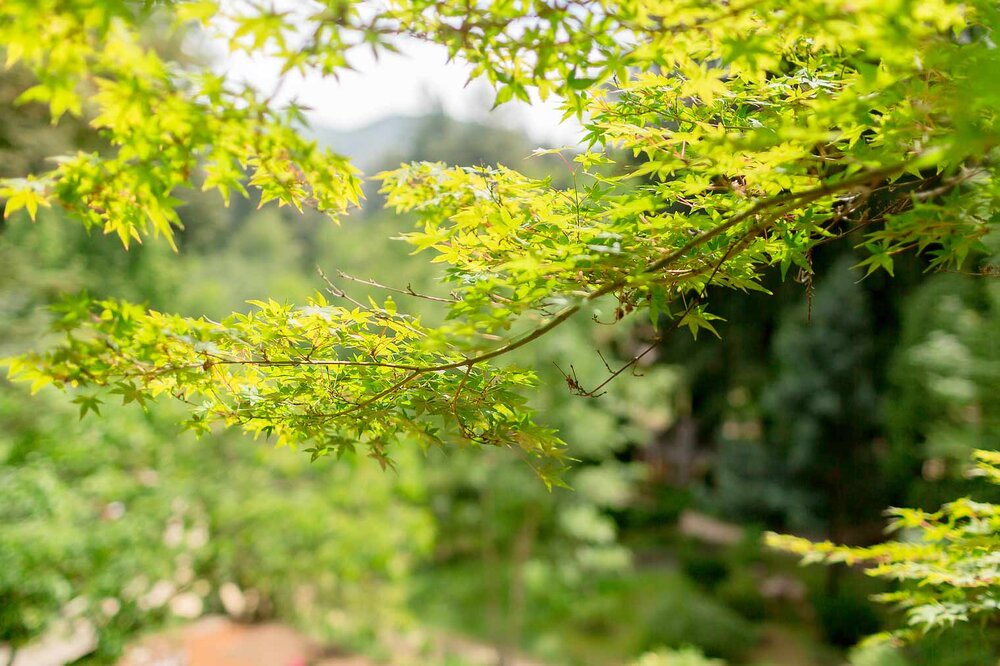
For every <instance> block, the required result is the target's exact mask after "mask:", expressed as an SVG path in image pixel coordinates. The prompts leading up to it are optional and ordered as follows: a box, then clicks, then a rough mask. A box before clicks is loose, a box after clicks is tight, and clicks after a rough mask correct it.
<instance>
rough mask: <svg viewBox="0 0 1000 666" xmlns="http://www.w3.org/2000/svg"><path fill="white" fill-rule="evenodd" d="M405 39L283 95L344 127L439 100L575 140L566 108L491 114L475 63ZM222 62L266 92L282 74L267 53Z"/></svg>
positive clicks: (460, 114) (506, 109)
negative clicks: (473, 75) (473, 74)
mask: <svg viewBox="0 0 1000 666" xmlns="http://www.w3.org/2000/svg"><path fill="white" fill-rule="evenodd" d="M398 44H399V46H400V50H401V51H402V53H401V54H392V53H384V54H380V56H379V59H378V61H377V62H376V60H375V59H374V57H372V55H371V53H370V52H363V53H362V52H361V51H360V50H359V52H358V53H357V54H355V55H354V58H353V60H352V65H353V66H354V67H355V69H356V71H353V72H344V73H342V74H341V75H340V80H339V81H337V80H334V79H331V78H323V77H321V76H318V75H310V76H306V77H302V76H298V75H296V76H290V77H289V78H288V80H287V81H286V82H285V84H284V85H283V86H282V88H281V94H280V95H279V98H280V99H281V100H283V101H287V100H289V99H292V98H297V99H298V101H299V103H301V104H303V105H305V106H308V107H310V108H311V109H312V111H311V112H310V117H311V120H312V122H313V124H314V125H325V126H329V127H336V128H339V129H352V128H355V127H361V126H363V125H367V124H368V123H370V122H372V121H375V120H378V119H379V118H384V117H386V116H391V115H417V114H420V113H424V112H427V111H429V110H430V109H431V108H433V106H434V104H435V103H439V104H441V105H442V106H443V108H444V109H445V111H447V112H448V113H449V114H450V115H452V116H454V117H456V118H461V119H466V120H469V119H476V120H488V121H490V122H496V123H498V124H502V125H505V126H507V127H518V128H521V129H523V130H524V131H526V132H527V133H528V135H529V136H530V137H531V138H532V139H534V140H535V141H537V142H538V143H539V145H542V144H548V145H557V146H562V145H576V143H577V136H578V134H579V129H580V128H579V125H577V124H576V123H574V122H571V121H567V122H566V123H562V124H561V123H560V122H559V119H560V117H561V115H562V114H561V113H560V112H559V110H558V108H557V106H556V103H555V102H554V101H548V102H546V103H542V102H541V101H536V102H535V103H533V104H530V105H529V104H525V103H523V102H511V103H508V104H504V105H503V106H502V107H501V108H500V109H498V110H497V111H494V112H489V111H488V109H489V107H490V106H491V105H492V102H493V93H492V91H491V89H490V88H489V86H488V84H486V83H485V82H482V81H476V82H474V83H472V84H469V85H468V86H466V85H465V84H466V81H467V80H468V76H469V71H470V69H471V68H470V67H468V66H467V65H466V64H465V63H460V62H451V63H448V62H447V51H446V50H445V48H444V47H443V46H438V45H436V44H426V43H422V42H417V41H415V40H407V41H400V42H398ZM219 68H220V69H221V70H222V71H224V72H227V73H228V74H229V75H230V76H231V77H233V78H234V79H237V80H243V81H247V82H249V83H251V84H253V85H254V86H255V87H257V88H259V89H260V90H262V91H264V92H265V93H269V92H270V91H271V90H272V89H273V88H274V86H275V84H276V82H277V80H278V71H279V66H278V64H277V63H276V62H274V61H269V60H268V59H266V58H261V57H256V58H249V57H247V56H233V55H227V56H226V57H225V59H224V60H223V62H221V63H220V66H219Z"/></svg>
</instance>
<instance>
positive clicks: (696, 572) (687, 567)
mask: <svg viewBox="0 0 1000 666" xmlns="http://www.w3.org/2000/svg"><path fill="white" fill-rule="evenodd" d="M677 555H678V557H680V562H681V569H682V570H683V571H684V573H685V574H687V576H688V577H689V578H691V580H693V581H695V582H696V583H698V584H699V585H702V586H704V587H705V588H706V589H709V590H714V589H715V588H716V587H718V585H719V584H720V583H721V582H722V581H724V580H725V579H726V576H728V575H729V567H728V566H727V564H726V560H725V558H724V557H722V556H721V555H719V554H716V553H714V552H712V551H711V550H708V549H706V548H703V547H699V546H697V545H695V544H693V543H690V542H688V543H685V544H684V545H682V546H681V548H680V549H679V550H678V553H677Z"/></svg>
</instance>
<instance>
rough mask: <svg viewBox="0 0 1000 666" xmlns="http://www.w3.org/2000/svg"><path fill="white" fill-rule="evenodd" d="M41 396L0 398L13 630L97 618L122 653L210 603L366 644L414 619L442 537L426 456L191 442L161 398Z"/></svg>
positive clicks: (3, 609) (2, 569) (4, 627)
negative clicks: (351, 457) (434, 522)
mask: <svg viewBox="0 0 1000 666" xmlns="http://www.w3.org/2000/svg"><path fill="white" fill-rule="evenodd" d="M28 399H29V398H27V396H24V395H22V394H21V392H20V391H12V390H4V391H2V392H0V497H2V500H3V501H2V502H0V543H2V544H3V547H2V548H0V641H3V642H9V643H11V644H13V645H15V646H18V645H22V644H24V643H27V642H30V641H31V640H33V639H35V638H37V637H38V636H39V635H41V634H42V633H44V631H45V630H46V628H47V627H48V626H50V625H51V624H52V623H53V622H55V621H56V620H58V619H60V618H64V617H68V616H71V615H72V616H84V617H87V618H88V619H89V620H90V621H91V622H92V623H93V624H94V626H95V627H96V629H97V632H98V641H99V644H98V651H97V654H96V656H95V657H94V658H95V659H96V661H97V663H107V662H108V661H111V660H113V658H114V656H115V655H116V654H117V653H118V652H119V651H120V649H121V647H122V645H123V642H124V641H125V640H126V639H127V638H128V636H130V635H132V634H133V633H135V632H136V631H138V630H141V629H143V628H151V627H154V626H157V625H158V624H161V623H162V622H165V621H169V620H170V619H171V618H176V619H178V620H183V619H187V618H192V617H196V616H198V615H200V614H202V613H206V612H228V613H230V614H232V615H235V616H238V617H243V618H260V617H269V616H275V615H278V616H281V617H283V618H285V619H289V620H297V621H299V622H301V623H303V624H306V625H308V626H310V627H312V628H314V629H316V630H320V631H322V630H326V631H327V632H328V633H330V634H339V635H340V636H345V637H347V638H352V639H355V640H362V639H365V638H366V637H371V636H372V635H373V634H374V633H375V631H376V629H379V628H383V629H384V628H389V627H391V626H392V625H393V624H394V622H396V621H401V620H402V619H403V607H404V603H405V593H406V583H407V581H408V577H409V572H410V570H411V568H412V566H413V565H414V563H415V562H416V561H417V560H418V559H420V558H421V557H422V556H423V555H424V554H426V553H427V552H428V550H429V547H430V542H431V537H432V527H431V522H430V516H429V512H427V511H426V510H425V509H423V508H420V507H419V506H418V503H419V502H422V493H423V485H422V480H421V479H420V465H418V464H413V465H406V467H405V471H404V472H401V473H400V474H399V475H396V474H386V473H384V472H382V471H381V470H380V469H379V468H378V466H377V465H375V464H367V463H364V462H361V463H357V462H352V461H348V460H342V461H338V462H337V463H336V464H331V463H326V462H320V463H314V464H310V463H309V460H308V457H306V456H301V455H291V454H289V453H288V452H286V451H275V450H274V449H273V448H272V447H269V446H268V445H267V444H264V443H261V442H258V443H253V442H249V441H245V440H244V439H243V438H241V437H238V436H232V435H225V436H220V437H213V438H211V439H205V440H202V441H197V440H195V439H194V438H193V437H191V436H178V435H177V433H176V432H175V431H174V429H173V427H172V426H168V425H165V424H167V423H171V422H172V417H171V416H160V415H158V412H157V410H156V409H153V410H152V411H151V412H150V413H149V414H143V413H142V411H141V410H114V411H113V412H109V413H108V414H106V415H105V416H104V418H102V419H101V420H99V421H98V420H91V419H88V420H85V421H83V422H79V421H78V419H77V417H76V415H75V414H74V413H73V412H71V411H70V409H71V408H72V409H75V406H68V405H66V402H65V401H64V400H62V399H61V397H59V396H51V397H50V396H49V395H48V394H46V393H43V394H40V395H38V396H35V397H33V398H30V400H32V402H31V403H30V405H31V409H28V408H27V403H26V400H28ZM397 626H398V623H397Z"/></svg>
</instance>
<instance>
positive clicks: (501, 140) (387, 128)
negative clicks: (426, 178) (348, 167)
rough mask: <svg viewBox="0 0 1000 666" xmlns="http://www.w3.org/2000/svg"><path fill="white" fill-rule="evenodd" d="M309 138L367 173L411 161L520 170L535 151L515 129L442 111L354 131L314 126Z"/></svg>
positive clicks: (395, 118)
mask: <svg viewBox="0 0 1000 666" xmlns="http://www.w3.org/2000/svg"><path fill="white" fill-rule="evenodd" d="M312 134H313V136H314V137H315V138H316V140H317V141H319V142H320V144H322V145H324V146H329V147H330V148H332V149H333V150H336V151H337V152H339V153H342V154H344V155H346V156H348V157H350V158H351V160H352V161H353V162H354V164H355V165H357V166H358V167H359V168H360V169H362V170H363V171H365V172H366V173H368V174H370V173H372V171H373V170H376V169H381V168H386V167H392V166H396V165H397V164H398V163H399V162H400V161H410V160H431V161H437V160H441V161H444V162H448V163H449V164H463V165H474V164H495V163H496V162H501V163H503V164H507V165H509V166H516V167H518V168H522V169H523V168H526V165H525V164H524V159H525V158H526V157H528V156H529V155H530V154H531V152H532V151H533V150H534V149H535V148H537V147H539V146H538V145H537V143H536V142H533V141H532V140H531V139H529V138H528V137H527V135H525V134H524V133H523V132H521V131H519V130H512V129H506V128H503V127H498V126H496V125H488V124H485V123H477V122H468V121H462V120H456V119H454V118H452V117H451V116H447V115H445V114H443V113H431V114H427V115H423V116H389V117H387V118H382V119H380V120H376V121H374V122H372V123H371V124H369V125H365V126H364V127H359V128H357V129H353V130H339V129H333V128H329V127H314V128H313V130H312ZM539 166H540V165H539ZM527 168H528V169H529V170H531V167H527Z"/></svg>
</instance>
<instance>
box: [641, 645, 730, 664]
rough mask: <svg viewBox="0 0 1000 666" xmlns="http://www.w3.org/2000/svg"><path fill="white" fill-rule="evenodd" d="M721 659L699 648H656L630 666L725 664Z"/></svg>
mask: <svg viewBox="0 0 1000 666" xmlns="http://www.w3.org/2000/svg"><path fill="white" fill-rule="evenodd" d="M725 663H726V662H724V661H722V660H721V659H710V658H709V657H706V656H705V655H704V654H702V652H701V651H700V650H697V649H695V648H691V647H687V648H681V649H680V650H657V651H656V652H648V653H646V654H644V655H642V656H641V657H639V659H637V660H636V661H635V662H633V663H632V665H631V666H725Z"/></svg>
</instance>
